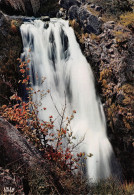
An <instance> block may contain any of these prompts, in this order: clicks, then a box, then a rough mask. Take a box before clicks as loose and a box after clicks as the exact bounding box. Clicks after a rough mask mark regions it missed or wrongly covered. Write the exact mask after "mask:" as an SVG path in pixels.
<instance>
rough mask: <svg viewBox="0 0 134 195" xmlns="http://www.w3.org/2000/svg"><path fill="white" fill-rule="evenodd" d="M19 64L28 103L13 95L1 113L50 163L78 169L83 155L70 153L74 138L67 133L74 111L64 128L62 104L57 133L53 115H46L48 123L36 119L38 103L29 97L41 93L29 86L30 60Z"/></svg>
mask: <svg viewBox="0 0 134 195" xmlns="http://www.w3.org/2000/svg"><path fill="white" fill-rule="evenodd" d="M18 61H19V62H20V65H19V68H20V74H21V76H22V80H19V81H18V83H21V84H22V85H24V86H25V88H26V90H27V92H28V94H29V101H28V102H24V101H23V100H22V98H21V97H19V96H18V94H17V93H15V94H14V95H12V96H11V97H10V103H9V105H8V106H7V105H3V106H2V107H1V108H0V114H1V115H2V116H3V117H4V118H6V119H7V120H8V121H9V122H11V123H12V124H13V125H15V126H16V128H18V130H19V131H21V132H22V133H23V134H24V136H25V137H26V138H27V139H28V141H29V142H32V143H33V144H34V145H35V147H36V148H37V149H38V150H39V151H40V152H41V154H42V156H44V158H47V159H49V160H50V161H53V162H54V163H56V164H57V165H58V166H60V167H62V168H65V167H66V168H67V169H68V170H69V171H71V170H74V169H77V168H78V166H79V163H78V162H79V161H80V158H81V157H83V156H84V155H85V154H83V153H80V154H77V156H76V157H74V156H73V150H74V148H75V147H76V146H75V144H74V143H73V140H74V139H76V138H75V137H74V136H73V133H72V131H71V130H69V126H70V123H71V121H72V120H73V118H74V114H76V111H75V110H73V111H72V114H71V116H70V117H67V118H66V125H63V120H64V118H65V116H64V114H65V109H66V105H65V108H64V109H63V113H62V114H61V124H60V127H59V129H57V130H56V129H55V126H54V118H53V116H52V115H50V116H49V121H40V119H39V118H38V112H39V111H38V106H39V104H38V103H37V102H33V101H32V94H33V93H41V91H40V90H37V91H35V90H34V89H33V88H32V87H30V75H29V67H28V66H29V65H28V63H30V60H29V59H27V60H26V62H22V61H21V59H20V58H19V59H18ZM44 80H45V78H43V81H44ZM47 93H50V90H49V89H48V90H47V92H46V93H45V94H47ZM43 110H44V111H45V110H46V108H45V107H44V108H43ZM63 126H64V127H63ZM65 143H66V144H65ZM77 145H79V143H77Z"/></svg>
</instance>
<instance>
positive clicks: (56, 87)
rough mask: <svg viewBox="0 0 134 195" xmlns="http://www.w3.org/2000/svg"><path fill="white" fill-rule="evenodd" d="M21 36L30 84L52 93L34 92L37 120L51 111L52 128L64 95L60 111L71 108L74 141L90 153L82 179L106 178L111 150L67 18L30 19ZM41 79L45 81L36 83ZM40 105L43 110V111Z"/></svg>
mask: <svg viewBox="0 0 134 195" xmlns="http://www.w3.org/2000/svg"><path fill="white" fill-rule="evenodd" d="M21 35H22V40H23V46H24V49H23V53H22V58H23V59H25V57H26V56H29V58H30V60H31V62H30V64H29V67H30V75H31V83H32V84H31V85H32V87H33V88H34V89H36V90H41V91H42V90H46V89H49V90H50V91H51V96H52V97H53V101H52V98H51V97H50V95H49V94H48V95H46V96H43V97H41V95H39V94H34V96H33V101H38V102H40V101H41V106H40V108H39V109H40V110H39V118H40V119H41V120H46V121H47V120H49V116H50V115H53V117H54V118H55V119H57V120H56V125H57V128H58V127H59V126H58V125H59V122H60V121H59V120H60V118H59V113H58V112H57V110H58V111H59V112H60V113H61V112H62V110H63V107H64V105H65V94H66V111H65V115H66V116H70V114H71V113H72V111H73V110H76V114H75V117H74V119H73V120H72V122H71V129H72V131H73V135H74V136H75V137H76V142H77V140H80V139H81V137H84V140H83V142H82V143H81V144H80V145H79V148H78V150H79V152H85V153H86V154H89V153H91V154H93V156H92V157H91V158H89V157H87V160H86V174H87V175H88V178H92V179H94V180H98V179H100V178H107V177H109V176H110V175H111V168H110V161H111V155H112V154H113V151H112V147H111V144H110V142H109V140H108V137H107V132H106V120H105V115H104V111H103V106H102V103H101V102H100V99H99V97H97V95H96V92H95V85H94V77H93V73H92V70H91V67H90V65H89V64H88V62H87V60H86V58H85V57H84V56H83V54H82V52H81V50H80V47H79V44H78V43H77V41H76V38H75V35H74V31H73V29H72V28H71V27H69V24H68V21H64V20H62V19H51V21H50V23H49V25H48V24H46V23H44V22H42V21H41V20H34V21H30V22H25V23H24V24H22V26H21ZM29 50H30V52H29ZM37 77H38V79H37ZM44 77H46V81H45V82H43V83H42V81H41V80H42V78H44ZM44 107H46V108H47V110H45V111H44V110H43V109H42V108H44ZM56 108H57V109H56ZM76 152H77V151H76Z"/></svg>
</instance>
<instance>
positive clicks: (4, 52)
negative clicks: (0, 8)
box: [0, 12, 22, 105]
mask: <svg viewBox="0 0 134 195" xmlns="http://www.w3.org/2000/svg"><path fill="white" fill-rule="evenodd" d="M20 25H21V21H20V20H12V19H10V18H9V17H7V16H5V15H4V14H3V13H2V12H0V105H1V104H4V103H5V104H6V103H7V102H8V100H9V97H10V96H11V95H12V94H13V93H14V90H16V89H17V86H18V85H17V83H18V81H17V80H18V78H19V74H18V71H17V64H18V61H17V58H18V57H19V56H20V53H21V51H22V41H21V35H20V31H19V26H20Z"/></svg>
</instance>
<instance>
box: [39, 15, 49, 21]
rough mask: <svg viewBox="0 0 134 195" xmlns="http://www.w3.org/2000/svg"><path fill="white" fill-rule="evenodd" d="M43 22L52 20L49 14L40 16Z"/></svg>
mask: <svg viewBox="0 0 134 195" xmlns="http://www.w3.org/2000/svg"><path fill="white" fill-rule="evenodd" d="M40 19H41V20H42V21H43V22H49V21H50V17H49V16H41V18H40Z"/></svg>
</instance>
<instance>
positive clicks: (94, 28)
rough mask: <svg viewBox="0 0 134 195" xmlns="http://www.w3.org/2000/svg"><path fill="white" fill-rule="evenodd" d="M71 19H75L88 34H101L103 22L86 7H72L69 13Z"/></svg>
mask: <svg viewBox="0 0 134 195" xmlns="http://www.w3.org/2000/svg"><path fill="white" fill-rule="evenodd" d="M68 15H69V19H70V20H73V19H75V20H76V21H77V22H78V23H79V24H80V26H81V27H83V29H84V31H85V32H87V33H94V34H100V32H101V27H102V21H101V20H99V18H98V17H97V16H94V15H93V14H92V13H91V12H89V11H88V10H87V9H85V8H84V7H80V8H79V7H78V6H76V5H74V6H72V7H71V8H70V9H69V12H68Z"/></svg>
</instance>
